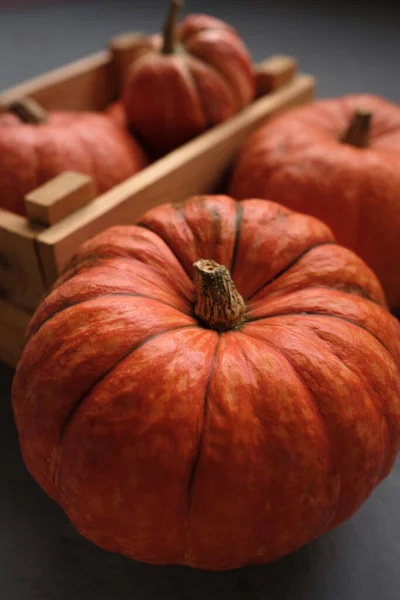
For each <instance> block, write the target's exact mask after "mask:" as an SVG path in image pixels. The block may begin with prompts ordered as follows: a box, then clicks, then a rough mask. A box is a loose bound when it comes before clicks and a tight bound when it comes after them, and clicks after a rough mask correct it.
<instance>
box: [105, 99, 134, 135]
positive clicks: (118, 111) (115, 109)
mask: <svg viewBox="0 0 400 600" xmlns="http://www.w3.org/2000/svg"><path fill="white" fill-rule="evenodd" d="M104 112H105V114H106V115H107V116H108V117H110V119H112V120H113V121H114V123H117V125H119V126H120V127H124V128H125V129H126V128H127V127H128V121H127V119H126V113H125V109H124V105H123V104H122V102H121V100H116V101H115V102H112V103H111V104H109V105H108V106H107V107H106V109H105V110H104Z"/></svg>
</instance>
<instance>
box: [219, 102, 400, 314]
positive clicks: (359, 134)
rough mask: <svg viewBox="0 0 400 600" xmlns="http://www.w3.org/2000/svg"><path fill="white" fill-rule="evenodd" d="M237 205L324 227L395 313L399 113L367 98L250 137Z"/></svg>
mask: <svg viewBox="0 0 400 600" xmlns="http://www.w3.org/2000/svg"><path fill="white" fill-rule="evenodd" d="M229 192H230V193H231V194H232V196H234V197H235V198H237V199H242V198H249V197H257V198H271V199H273V200H276V201H278V202H280V203H282V204H284V205H285V206H288V207H289V208H291V209H293V210H298V211H301V212H305V213H308V214H311V215H313V216H315V217H317V218H320V219H322V220H323V221H325V222H326V223H327V224H328V225H329V226H330V227H331V229H332V230H333V232H334V234H335V237H336V239H337V240H338V242H339V243H341V244H343V245H344V246H347V247H348V248H350V249H352V250H354V251H355V252H357V254H359V255H360V256H361V257H362V258H363V259H364V260H365V261H366V262H367V264H368V265H369V266H370V267H371V268H372V269H373V270H374V271H375V273H376V274H377V275H378V277H379V279H380V281H381V283H382V285H383V288H384V290H385V293H386V297H387V299H388V302H389V304H390V306H391V307H392V308H393V309H400V252H399V240H400V107H399V106H398V105H395V104H393V103H390V102H388V101H386V100H384V99H383V98H379V97H376V96H373V95H365V94H363V95H352V96H346V97H343V98H337V99H328V100H321V101H319V102H314V103H313V104H310V105H308V106H305V107H301V108H295V109H292V110H291V111H289V112H287V113H286V114H284V115H282V116H281V117H278V118H276V119H274V120H273V121H271V122H270V123H268V124H266V125H264V126H263V127H262V128H261V129H259V130H258V131H257V132H255V133H254V134H253V135H251V136H250V138H249V139H248V141H247V143H246V144H245V146H244V147H243V149H242V151H241V153H240V155H239V157H238V160H237V163H236V165H235V167H234V170H233V177H232V182H231V185H230V188H229Z"/></svg>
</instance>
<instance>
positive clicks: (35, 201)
mask: <svg viewBox="0 0 400 600" xmlns="http://www.w3.org/2000/svg"><path fill="white" fill-rule="evenodd" d="M94 197H95V186H94V183H93V180H92V178H91V177H89V176H88V175H84V174H83V173H76V172H74V171H64V172H63V173H60V175H57V177H54V179H51V180H50V181H48V182H47V183H45V184H44V185H41V186H40V187H38V188H36V189H35V190H33V191H32V192H30V193H29V194H27V195H26V196H25V208H26V213H27V215H28V218H29V219H31V220H32V221H38V222H40V223H43V224H44V225H54V224H55V223H58V222H59V221H61V219H64V218H65V217H67V216H68V215H70V214H71V213H72V212H74V211H75V210H77V209H78V208H81V207H82V206H85V204H87V203H88V202H90V201H91V200H93V198H94Z"/></svg>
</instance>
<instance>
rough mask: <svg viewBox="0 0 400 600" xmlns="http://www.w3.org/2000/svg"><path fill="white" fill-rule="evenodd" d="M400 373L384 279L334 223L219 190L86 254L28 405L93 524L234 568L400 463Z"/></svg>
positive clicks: (142, 556) (37, 439)
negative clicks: (344, 242) (341, 240)
mask: <svg viewBox="0 0 400 600" xmlns="http://www.w3.org/2000/svg"><path fill="white" fill-rule="evenodd" d="M230 274H231V276H232V278H231V276H230ZM399 366H400V325H399V324H398V322H397V321H396V319H395V318H394V317H393V316H392V315H390V313H389V312H387V310H386V309H385V299H384V296H383V293H382V289H381V287H380V285H379V283H378V281H377V279H376V278H375V276H374V275H373V273H372V272H371V271H370V269H369V268H368V267H367V266H366V265H365V264H364V263H363V262H362V261H361V259H360V258H358V257H357V256H356V255H355V254H353V253H352V252H351V251H350V250H347V249H345V248H343V247H342V246H339V245H337V244H336V243H335V242H334V239H333V236H332V234H331V232H330V230H329V229H328V228H327V227H326V226H325V225H324V224H323V223H321V222H320V221H317V220H316V219H313V218H311V217H308V216H305V215H301V214H298V213H295V212H291V211H289V210H287V209H284V208H282V207H281V206H280V205H278V204H275V203H273V202H267V201H264V200H246V201H244V202H242V203H240V204H237V203H235V202H234V201H233V200H232V199H231V198H228V197H225V196H206V197H202V198H197V199H192V200H189V201H187V202H186V203H184V204H183V205H182V206H180V207H177V208H176V207H173V206H171V205H163V206H160V207H158V208H155V209H153V210H151V211H149V212H148V213H147V214H145V215H144V216H143V217H142V218H141V220H140V222H139V223H138V224H137V225H135V226H120V227H114V228H112V229H110V230H108V231H105V232H103V233H101V234H99V235H97V236H96V237H94V238H93V239H92V240H90V241H88V242H86V243H85V244H84V245H83V246H82V247H81V249H80V250H79V251H78V253H77V255H76V256H75V259H74V260H73V261H72V263H71V264H70V265H69V267H68V268H67V269H66V271H65V273H64V275H63V276H62V278H61V279H60V281H59V282H58V284H57V286H56V287H55V289H54V290H53V291H52V292H51V293H50V295H49V296H48V297H47V299H46V300H45V301H44V302H43V303H42V305H41V306H40V308H39V309H38V310H37V312H36V314H35V316H34V317H33V320H32V322H31V324H30V327H29V331H28V341H27V344H26V347H25V350H24V352H23V355H22V358H21V360H20V363H19V365H18V368H17V371H16V375H15V379H14V384H13V407H14V412H15V418H16V423H17V427H18V431H19V439H20V443H21V446H22V452H23V457H24V460H25V463H26V465H27V467H28V469H29V470H30V472H31V473H32V475H33V476H34V477H35V478H36V480H37V481H38V482H39V484H40V485H41V486H42V487H43V489H44V490H45V491H46V492H47V493H48V494H49V495H50V496H51V497H52V498H53V499H54V500H56V501H57V502H58V503H59V504H60V505H61V506H62V507H63V509H64V510H65V511H66V513H67V515H68V516H69V517H70V519H71V520H72V522H73V523H74V524H75V526H76V528H77V529H78V531H79V532H81V534H83V535H84V536H86V537H87V538H89V539H90V540H92V541H93V542H95V543H96V544H98V545H100V546H101V547H103V548H106V549H108V550H111V551H114V552H119V553H123V554H125V555H127V556H129V557H131V558H134V559H139V560H142V561H147V562H153V563H163V564H164V563H184V564H186V565H192V566H195V567H202V568H207V569H227V568H233V567H239V566H240V565H244V564H246V563H260V562H265V561H270V560H273V559H276V558H278V557H280V556H283V555H284V554H287V553H289V552H291V551H293V550H295V549H296V548H299V547H300V546H302V545H303V544H306V543H307V542H309V541H310V540H312V539H314V538H316V537H317V536H318V535H320V534H322V533H323V532H325V531H327V530H328V529H331V528H332V527H334V526H335V525H337V524H338V523H340V522H341V521H343V520H344V519H347V518H348V517H350V516H351V515H352V514H353V513H354V512H355V511H356V510H357V508H358V507H359V506H360V505H361V504H362V502H363V501H364V500H365V499H366V498H367V497H368V496H369V494H370V493H371V492H372V490H373V489H374V487H375V486H376V485H377V484H378V483H379V482H380V481H381V480H382V479H383V478H384V477H385V476H386V475H387V474H388V473H389V471H390V469H391V467H392V464H393V461H394V459H395V456H396V453H397V451H398V448H399V442H400V376H399Z"/></svg>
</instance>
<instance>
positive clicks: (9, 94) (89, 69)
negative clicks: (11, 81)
mask: <svg viewBox="0 0 400 600" xmlns="http://www.w3.org/2000/svg"><path fill="white" fill-rule="evenodd" d="M25 96H29V97H30V98H33V99H34V100H36V102H38V103H39V104H40V105H41V106H43V108H45V109H46V110H55V109H57V110H79V111H82V110H102V109H104V108H105V107H106V106H107V105H108V104H110V102H113V101H114V100H115V99H116V98H117V85H116V81H115V77H114V71H113V68H112V65H111V56H110V53H109V52H108V51H105V50H103V51H100V52H97V53H95V54H91V55H90V56H87V57H86V58H83V59H81V60H77V61H74V62H72V63H70V64H68V65H66V66H64V67H61V68H59V69H55V70H53V71H49V72H48V73H46V74H44V75H41V76H39V77H36V78H34V79H31V80H29V81H27V82H25V83H22V84H20V85H17V86H15V87H13V88H10V89H8V90H6V91H5V92H4V93H2V94H0V107H5V106H7V105H8V104H9V103H11V102H13V101H15V100H18V99H20V98H22V97H25Z"/></svg>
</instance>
